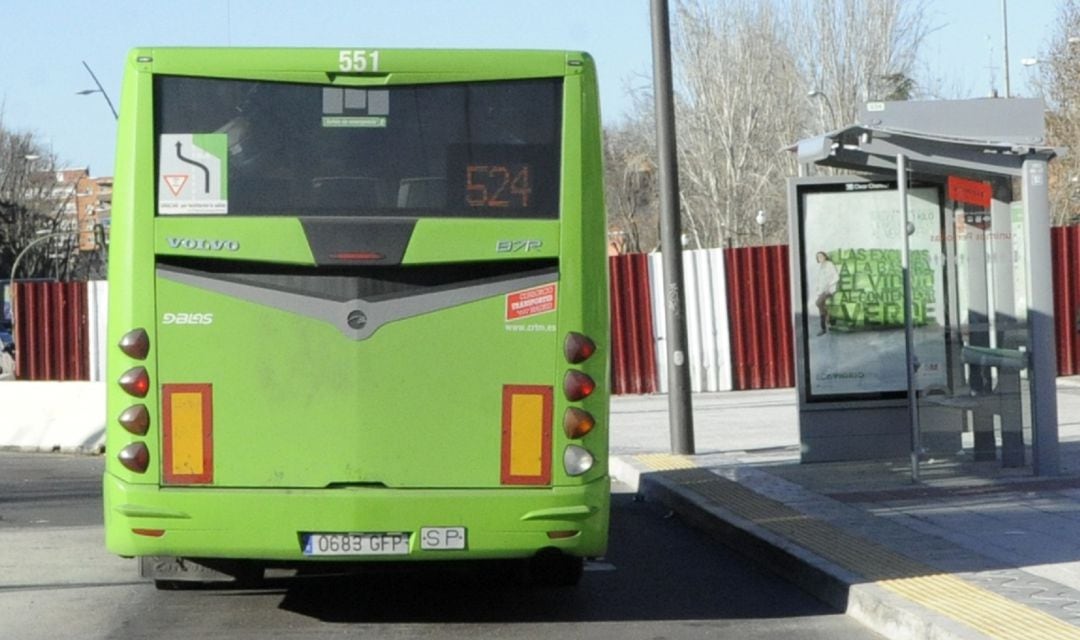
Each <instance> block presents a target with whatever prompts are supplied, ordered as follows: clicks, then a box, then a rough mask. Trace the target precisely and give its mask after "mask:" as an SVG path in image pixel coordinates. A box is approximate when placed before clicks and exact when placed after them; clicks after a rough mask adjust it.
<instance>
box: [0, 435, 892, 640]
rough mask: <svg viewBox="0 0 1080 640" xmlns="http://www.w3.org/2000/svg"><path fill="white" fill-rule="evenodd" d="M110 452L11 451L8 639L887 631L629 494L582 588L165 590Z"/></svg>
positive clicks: (4, 630) (0, 464)
mask: <svg viewBox="0 0 1080 640" xmlns="http://www.w3.org/2000/svg"><path fill="white" fill-rule="evenodd" d="M101 464H102V461H101V459H100V458H87V457H68V456H59V455H43V454H17V453H10V452H0V621H3V624H2V625H0V637H5V638H6V637H11V638H21V639H34V638H43V639H48V640H55V639H56V638H67V637H80V638H109V639H126V638H146V637H154V638H160V639H163V640H165V639H169V638H183V639H185V640H188V639H190V638H222V639H224V638H229V639H230V640H232V639H243V638H260V639H261V638H289V637H301V636H302V637H304V638H315V639H318V638H338V637H342V636H359V635H363V636H368V637H379V638H413V637H433V638H470V639H475V638H537V637H544V636H551V635H555V634H558V635H560V636H562V637H573V638H586V639H593V638H595V639H601V638H604V639H607V638H611V639H618V640H629V639H633V638H657V637H664V638H672V639H678V638H714V637H726V638H747V639H756V638H778V639H779V638H784V639H785V640H786V639H817V638H821V639H830V640H831V639H833V638H838V637H841V638H845V639H848V638H851V639H856V640H858V639H860V638H875V637H877V636H875V635H873V634H872V633H870V632H868V631H866V630H865V629H863V628H862V627H861V626H859V625H858V624H857V623H855V622H854V621H852V620H850V619H848V618H846V617H845V616H843V615H840V614H837V613H834V612H832V611H830V610H828V609H827V608H826V607H825V606H824V605H822V604H820V603H819V602H818V601H816V600H814V599H812V598H810V597H809V596H807V595H805V594H804V593H802V592H801V591H798V590H797V589H795V588H794V587H792V586H791V585H789V584H787V583H786V582H784V581H782V580H780V579H778V578H776V577H774V576H771V575H768V574H762V573H760V572H758V571H757V570H756V568H755V567H753V566H751V565H748V564H747V563H745V562H744V561H742V560H741V559H740V558H739V557H738V556H735V555H733V554H732V553H730V552H728V551H727V550H725V549H723V548H722V547H719V546H718V545H717V544H716V543H714V542H712V541H711V540H709V539H707V538H705V537H704V536H702V535H701V534H699V533H698V532H696V531H694V530H691V529H690V528H688V527H687V526H686V525H684V524H683V523H681V522H680V521H679V520H678V518H675V517H671V516H670V515H669V513H668V512H667V511H666V510H665V509H663V508H662V507H661V506H659V505H658V504H653V503H647V502H636V501H635V500H634V496H632V495H631V494H629V493H619V494H617V495H616V496H615V499H614V504H613V510H612V540H611V548H610V553H609V556H608V557H607V558H605V559H604V560H603V561H601V562H596V563H592V564H591V565H590V566H589V571H588V572H587V573H586V575H585V577H584V578H583V580H582V583H581V585H580V586H579V587H578V588H577V589H576V590H560V589H553V590H542V589H531V588H526V587H522V586H520V585H518V584H517V583H516V582H514V581H512V580H510V579H509V578H507V577H505V576H503V575H502V573H501V572H498V571H493V570H490V569H467V570H456V571H446V570H442V571H432V570H417V571H410V572H407V573H405V572H397V573H393V574H389V575H388V574H386V573H376V574H372V575H364V576H358V577H351V578H348V579H346V578H338V579H326V578H322V579H293V580H288V581H280V582H276V583H272V584H271V585H270V586H269V588H267V589H262V590H240V589H232V590H205V591H178V592H159V591H156V590H155V589H154V588H153V586H152V585H150V584H149V583H144V582H140V581H138V579H137V578H136V577H135V573H136V569H135V564H134V561H131V560H123V559H120V558H115V557H113V556H111V555H109V554H108V553H107V552H106V551H105V550H104V549H103V547H102V544H103V543H102V529H101V526H100V524H99V522H100V517H101V509H100V506H99V500H100V489H99V477H100V472H101Z"/></svg>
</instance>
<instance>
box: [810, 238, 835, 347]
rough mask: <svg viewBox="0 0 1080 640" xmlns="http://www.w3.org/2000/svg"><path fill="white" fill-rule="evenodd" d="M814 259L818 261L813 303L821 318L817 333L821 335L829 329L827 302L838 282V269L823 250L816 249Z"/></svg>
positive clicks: (830, 299)
mask: <svg viewBox="0 0 1080 640" xmlns="http://www.w3.org/2000/svg"><path fill="white" fill-rule="evenodd" d="M815 259H816V260H817V263H818V273H817V301H816V302H815V304H817V308H818V317H819V318H820V319H821V331H819V332H818V335H819V336H823V335H825V334H826V333H828V331H829V303H830V302H832V297H833V295H835V294H836V288H837V286H839V284H840V270H839V269H837V268H836V263H834V262H833V261H832V260H830V259H829V254H827V253H825V252H824V251H818V252H817V255H816V256H815Z"/></svg>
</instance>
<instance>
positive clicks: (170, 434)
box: [161, 384, 214, 484]
mask: <svg viewBox="0 0 1080 640" xmlns="http://www.w3.org/2000/svg"><path fill="white" fill-rule="evenodd" d="M161 418H162V419H161V426H162V455H163V457H164V459H163V460H162V477H163V479H164V481H165V483H166V484H210V483H212V482H213V481H214V438H213V435H214V414H213V387H211V385H209V384H166V385H162V387H161Z"/></svg>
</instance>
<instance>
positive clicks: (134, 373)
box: [120, 367, 150, 398]
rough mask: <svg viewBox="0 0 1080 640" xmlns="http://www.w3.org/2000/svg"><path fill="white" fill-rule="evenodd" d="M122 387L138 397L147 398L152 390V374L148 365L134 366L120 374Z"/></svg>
mask: <svg viewBox="0 0 1080 640" xmlns="http://www.w3.org/2000/svg"><path fill="white" fill-rule="evenodd" d="M120 388H121V389H123V390H124V391H126V392H128V394H130V395H133V396H135V397H136V398H145V397H146V394H147V393H148V392H149V391H150V374H148V373H146V367H132V368H131V369H128V370H127V371H125V372H124V375H122V376H120Z"/></svg>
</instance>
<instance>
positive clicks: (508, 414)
mask: <svg viewBox="0 0 1080 640" xmlns="http://www.w3.org/2000/svg"><path fill="white" fill-rule="evenodd" d="M554 395H555V394H554V391H553V390H552V388H551V387H542V386H532V385H506V386H504V387H503V404H502V410H503V416H502V418H503V419H502V474H501V481H502V483H503V484H531V485H544V484H550V483H551V423H552V411H553V409H552V404H553V401H554Z"/></svg>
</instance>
